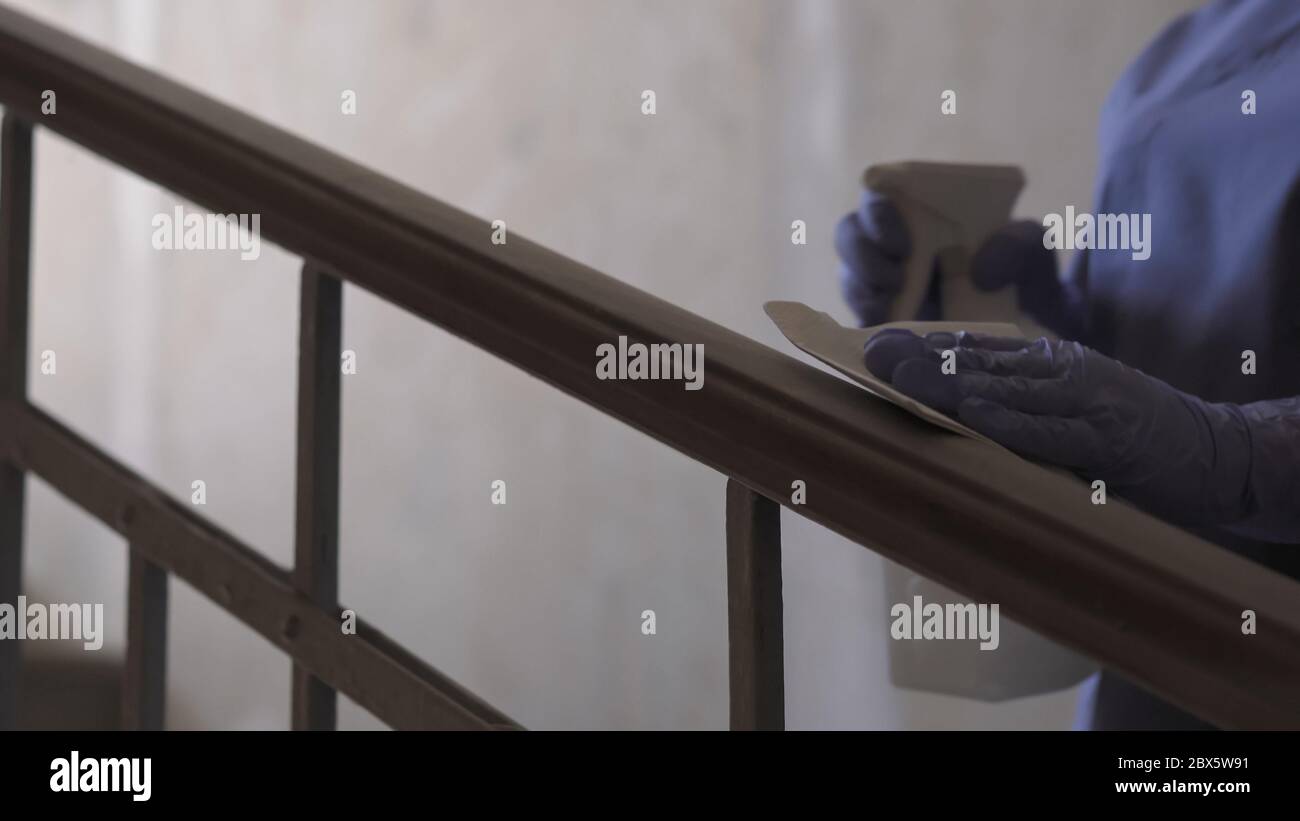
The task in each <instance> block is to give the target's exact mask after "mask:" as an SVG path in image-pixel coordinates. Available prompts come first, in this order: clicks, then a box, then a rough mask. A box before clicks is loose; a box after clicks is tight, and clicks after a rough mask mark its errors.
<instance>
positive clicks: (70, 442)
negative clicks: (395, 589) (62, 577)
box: [0, 401, 517, 729]
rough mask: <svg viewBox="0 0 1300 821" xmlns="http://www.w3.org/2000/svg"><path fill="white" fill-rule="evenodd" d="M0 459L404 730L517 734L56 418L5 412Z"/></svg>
mask: <svg viewBox="0 0 1300 821" xmlns="http://www.w3.org/2000/svg"><path fill="white" fill-rule="evenodd" d="M0 453H2V454H3V455H4V458H5V459H6V460H7V461H8V462H10V463H11V464H14V465H15V466H17V467H19V468H21V469H23V470H27V471H31V472H32V473H34V474H35V475H37V476H39V477H41V478H42V479H44V480H45V481H46V482H48V483H49V484H50V485H51V486H52V487H53V488H54V489H55V490H57V491H58V492H59V493H61V494H63V495H64V496H66V497H67V498H68V499H69V500H70V501H72V502H73V503H74V504H76V505H77V506H79V507H81V508H82V509H83V510H85V511H86V512H87V513H89V514H90V515H92V516H94V517H96V518H97V519H99V520H100V521H101V522H103V523H104V524H106V525H108V526H109V527H111V528H113V529H114V530H116V531H117V532H118V533H120V534H121V535H122V536H123V537H124V538H126V539H127V540H128V541H129V542H130V544H131V548H132V550H134V551H136V552H137V553H138V554H139V555H140V556H142V557H144V558H146V559H148V560H149V561H150V562H152V563H154V564H155V565H157V566H158V567H159V568H161V569H163V570H165V571H166V572H168V573H171V574H172V575H173V576H175V577H177V578H179V579H181V580H183V581H185V582H186V583H188V584H189V585H190V586H192V587H193V588H194V589H196V590H198V591H199V592H200V593H202V594H203V595H205V596H207V597H208V598H209V599H211V600H212V601H213V602H215V603H216V604H218V605H220V606H221V607H222V608H223V609H225V610H226V611H228V612H229V613H230V614H231V615H233V616H235V617H236V618H238V619H239V620H240V621H242V622H244V624H246V625H248V626H249V627H251V628H252V629H253V630H255V631H257V632H258V633H260V634H261V635H262V636H263V638H265V639H266V640H267V641H270V642H271V643H272V644H274V645H275V646H276V647H278V648H280V649H281V650H283V651H284V652H285V653H288V654H289V655H290V656H292V657H293V659H294V660H295V661H296V662H297V663H299V664H301V665H302V666H303V667H305V668H306V669H308V670H309V671H311V673H312V674H313V675H315V676H316V677H318V678H320V679H321V680H322V681H324V682H326V683H327V684H328V685H329V686H331V687H333V688H334V689H336V690H338V691H339V692H342V693H346V694H347V695H348V696H349V697H351V698H352V700H353V701H355V702H356V703H357V704H360V705H361V706H362V707H364V708H366V709H367V710H369V711H370V712H372V713H374V714H375V715H376V716H377V717H379V718H380V719H381V720H383V721H385V722H387V723H388V724H390V725H391V726H393V727H397V728H401V729H497V728H500V729H516V728H517V725H515V723H514V722H513V721H511V720H510V719H509V718H507V717H506V716H505V715H504V714H502V713H500V712H498V711H497V710H495V709H493V708H492V707H490V706H488V705H487V704H485V703H484V702H483V701H481V700H480V699H479V698H478V697H477V696H475V695H473V694H472V693H470V692H468V691H467V690H465V689H464V688H462V687H460V685H458V684H456V683H455V682H453V681H451V680H450V679H449V678H447V677H446V676H444V675H443V674H441V673H439V672H438V671H436V670H434V669H433V668H432V667H430V666H428V665H427V664H425V663H424V662H422V661H419V660H418V659H416V658H415V657H414V656H412V655H411V654H410V653H408V652H406V651H405V650H402V649H401V648H399V647H397V646H396V645H394V644H393V643H392V642H391V641H390V640H389V639H388V638H386V637H385V636H383V635H382V634H381V633H380V632H379V631H378V630H376V629H374V628H373V627H371V626H370V625H368V624H366V623H364V622H362V621H361V620H358V621H357V632H356V634H355V635H348V634H345V633H344V632H343V631H342V629H341V625H342V620H341V618H340V614H339V613H338V612H327V611H325V610H322V609H321V608H320V607H318V606H316V605H315V604H314V603H313V602H312V601H311V600H310V599H309V598H308V597H306V596H304V595H302V594H301V593H299V592H298V591H296V590H295V589H294V587H293V583H292V581H291V579H290V576H289V573H288V571H286V570H284V569H282V568H280V567H277V566H276V565H274V564H272V563H271V562H270V561H268V560H267V559H265V558H263V557H262V556H261V555H259V554H258V553H257V552H256V551H254V550H253V549H252V548H250V547H247V546H246V545H243V544H241V543H240V542H239V541H237V540H236V539H235V538H234V537H233V536H231V535H229V534H228V533H225V532H223V531H222V530H220V529H218V528H216V527H214V526H213V525H211V524H209V523H208V522H207V521H205V520H204V519H203V518H202V517H200V516H197V515H195V514H194V513H193V512H191V511H190V510H187V509H186V508H185V507H183V506H182V505H181V504H180V503H179V502H177V501H175V500H173V499H171V498H169V497H168V496H167V495H166V494H164V493H163V492H162V491H161V490H159V489H158V488H157V487H155V486H154V485H152V484H150V483H149V482H148V481H147V480H145V479H143V478H141V477H140V476H138V475H136V474H135V473H133V472H132V471H131V470H130V469H128V468H126V467H124V466H123V465H121V464H119V463H117V462H116V461H114V460H113V459H112V458H110V457H109V456H107V455H106V454H104V453H103V452H102V451H99V450H98V449H96V448H95V447H94V446H93V445H91V444H90V443H88V442H86V441H85V440H83V439H82V438H81V437H79V436H77V434H75V433H73V432H72V431H70V430H68V429H67V428H65V427H64V426H63V425H61V424H59V423H58V422H57V421H55V420H54V419H52V418H51V417H50V416H49V415H47V414H46V413H44V412H42V411H41V410H40V409H38V408H35V407H33V406H31V405H26V404H19V403H15V402H12V401H10V402H5V403H3V404H0Z"/></svg>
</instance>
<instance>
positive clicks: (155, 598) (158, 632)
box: [122, 549, 167, 730]
mask: <svg viewBox="0 0 1300 821" xmlns="http://www.w3.org/2000/svg"><path fill="white" fill-rule="evenodd" d="M128 550H129V549H128ZM129 553H130V556H129V558H128V562H129V566H128V570H127V575H128V581H127V593H126V607H127V610H126V675H125V676H124V679H123V682H122V727H123V729H126V730H161V729H163V723H164V717H165V715H166V701H167V699H166V695H167V571H165V570H163V569H162V568H161V567H159V566H158V565H156V564H154V563H153V562H151V561H149V560H148V559H146V558H145V557H144V556H141V555H140V554H139V553H137V552H136V551H134V550H129Z"/></svg>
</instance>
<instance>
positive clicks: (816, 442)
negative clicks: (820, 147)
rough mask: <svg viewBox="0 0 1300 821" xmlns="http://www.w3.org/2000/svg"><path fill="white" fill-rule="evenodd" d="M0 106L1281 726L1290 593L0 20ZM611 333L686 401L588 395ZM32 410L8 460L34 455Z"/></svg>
mask: <svg viewBox="0 0 1300 821" xmlns="http://www.w3.org/2000/svg"><path fill="white" fill-rule="evenodd" d="M45 89H54V90H56V91H57V94H58V113H57V115H54V116H48V117H46V116H42V115H41V112H40V103H41V93H42V91H43V90H45ZM0 103H3V105H4V106H5V107H6V108H7V109H9V110H12V111H14V112H17V113H18V114H19V115H20V116H21V117H23V118H24V119H26V120H28V121H30V122H32V123H34V124H36V125H39V126H40V127H43V128H48V129H50V130H52V131H55V132H57V133H59V134H62V135H63V136H65V137H67V138H69V139H71V140H73V141H75V142H77V143H79V144H81V145H82V146H84V147H85V148H87V149H89V150H90V151H92V152H95V153H97V154H100V155H102V156H104V157H107V158H108V159H110V160H112V161H113V162H115V163H117V164H119V165H121V166H122V167H124V168H127V169H129V170H131V171H134V172H136V173H138V174H140V175H141V176H143V177H145V178H147V179H150V180H152V181H154V182H155V183H157V184H159V185H161V186H164V187H166V188H168V189H171V190H173V191H175V192H177V193H179V194H181V195H183V196H184V197H186V198H188V199H190V200H192V201H193V202H195V203H198V204H199V205H201V206H203V207H205V208H208V209H212V210H213V211H217V212H220V213H258V214H260V215H261V225H262V231H263V234H264V235H265V237H266V238H268V239H270V240H271V241H273V242H275V243H277V244H279V245H281V246H283V247H285V248H287V249H288V250H290V251H292V252H294V253H297V254H299V255H301V256H303V257H304V258H307V259H310V260H313V261H315V262H317V263H319V264H320V265H321V266H323V267H324V268H326V269H328V270H330V271H331V272H332V273H333V274H334V275H337V276H339V277H342V278H343V279H346V280H348V281H350V282H352V283H354V284H355V285H358V286H360V287H362V288H365V289H367V290H369V291H371V292H373V293H375V294H377V295H379V296H380V297H382V298H384V299H386V300H387V301H389V302H392V303H393V304H395V305H398V306H401V307H402V308H405V309H406V310H408V311H410V312H412V313H414V314H416V315H417V316H420V317H422V318H424V319H426V320H428V321H430V322H433V323H434V324H436V325H439V326H440V327H442V328H445V329H447V330H448V331H450V332H452V333H454V334H456V335H457V336H460V337H462V338H463V339H465V340H467V341H469V342H471V343H473V344H474V345H476V346H478V347H480V348H482V349H484V350H486V351H488V352H490V353H492V354H493V355H495V356H497V357H500V358H502V359H505V360H507V361H509V362H511V363H513V364H514V365H516V366H518V367H519V368H521V369H523V370H524V371H526V372H528V373H531V374H533V375H535V376H537V377H538V378H540V379H542V380H544V381H546V382H547V383H549V384H551V385H552V386H554V387H556V388H558V389H560V390H563V391H565V392H566V393H569V394H570V395H572V396H574V397H576V398H578V399H580V400H581V401H583V402H585V403H586V404H588V405H591V406H592V407H594V408H597V409H599V410H601V411H602V412H604V413H607V414H610V415H611V416H614V417H616V418H618V419H621V420H622V421H624V422H626V423H627V424H629V425H631V426H633V427H634V428H636V429H638V430H640V431H643V432H644V433H646V434H648V435H650V436H653V437H654V438H655V439H657V440H659V441H661V442H663V443H665V444H667V445H669V446H671V447H673V448H675V449H677V450H678V451H680V452H682V453H684V454H686V455H687V456H689V457H691V458H692V459H695V460H697V461H699V462H701V463H704V464H706V465H709V466H711V467H713V468H714V469H716V470H718V471H720V472H721V473H723V474H725V475H726V476H728V477H730V478H731V479H733V480H735V481H737V482H739V483H740V484H743V485H744V486H746V487H748V488H750V489H752V490H753V491H756V492H757V493H759V494H761V495H763V496H766V497H768V498H769V499H771V500H775V501H777V502H780V503H781V504H783V505H786V506H787V507H789V508H790V509H791V510H793V511H794V512H796V513H798V514H800V515H802V516H806V517H807V518H809V519H811V520H813V521H815V522H818V523H820V524H822V525H824V526H826V527H828V528H830V529H832V530H834V531H836V532H838V533H840V534H842V535H844V536H846V537H848V538H850V539H852V540H854V541H857V542H859V543H861V544H863V545H868V546H870V547H871V548H872V549H874V550H877V551H879V552H880V553H882V554H884V555H885V556H888V557H889V558H891V559H894V560H896V561H898V562H900V563H902V564H904V565H907V566H908V567H911V568H913V569H914V570H917V571H919V572H921V573H923V574H925V575H926V576H929V577H931V578H933V579H936V580H938V581H940V582H942V583H944V584H946V585H948V586H950V587H952V588H955V589H956V590H959V591H961V592H963V593H965V594H967V595H970V596H971V597H973V598H975V599H976V600H978V601H985V602H998V603H1000V604H1001V606H1002V610H1003V612H1005V613H1006V614H1007V615H1010V616H1012V617H1014V618H1015V619H1017V620H1018V621H1021V622H1023V623H1025V624H1027V625H1029V626H1031V627H1034V628H1035V629H1037V630H1039V631H1040V632H1042V633H1044V634H1046V635H1048V636H1050V637H1052V638H1055V639H1057V640H1060V641H1062V642H1064V643H1066V644H1068V645H1071V646H1073V647H1075V648H1077V649H1079V650H1081V651H1083V652H1086V653H1088V654H1089V655H1091V656H1093V657H1095V658H1097V659H1098V660H1100V661H1101V662H1103V663H1104V664H1105V665H1106V666H1108V667H1110V668H1112V669H1116V670H1118V671H1120V672H1123V673H1125V674H1128V675H1130V676H1132V677H1134V678H1136V679H1138V680H1140V681H1142V682H1144V683H1145V684H1146V685H1147V686H1148V687H1150V688H1151V689H1153V690H1154V691H1155V692H1157V693H1159V694H1161V695H1163V696H1164V697H1166V698H1168V699H1170V700H1172V701H1174V702H1176V703H1178V704H1180V705H1182V706H1184V707H1186V708H1187V709H1189V710H1191V711H1193V712H1195V713H1197V714H1198V715H1201V716H1203V717H1205V718H1207V719H1209V720H1211V721H1214V722H1216V723H1218V724H1220V725H1223V726H1233V727H1273V728H1276V727H1293V728H1294V727H1300V608H1298V607H1297V603H1300V584H1297V583H1296V582H1294V581H1292V580H1290V579H1287V578H1285V577H1283V576H1281V575H1279V574H1277V573H1274V572H1272V571H1269V570H1267V569H1264V568H1262V567H1259V566H1257V565H1255V564H1253V563H1251V562H1249V561H1247V560H1245V559H1243V558H1241V557H1238V556H1235V555H1233V554H1230V553H1229V552H1227V551H1225V550H1223V549H1221V548H1219V547H1217V546H1214V545H1211V544H1209V543H1207V542H1205V541H1202V540H1199V539H1197V538H1194V537H1193V536H1191V535H1189V534H1187V533H1186V532H1184V531H1182V530H1179V529H1177V528H1174V527H1172V526H1170V525H1168V524H1165V523H1163V522H1160V521H1158V520H1156V519H1154V518H1152V517H1149V516H1147V515H1145V514H1143V513H1141V512H1140V511H1138V510H1136V509H1134V508H1132V507H1130V506H1128V505H1126V504H1123V503H1121V502H1116V501H1114V500H1112V502H1111V503H1109V504H1106V505H1093V504H1092V503H1091V498H1090V496H1091V493H1090V490H1089V488H1087V486H1085V485H1084V484H1082V483H1081V482H1079V481H1077V480H1076V479H1073V478H1071V477H1068V476H1065V475H1062V474H1060V473H1058V472H1055V471H1050V470H1046V469H1044V468H1042V467H1039V466H1036V465H1033V464H1030V463H1028V462H1025V461H1023V460H1020V459H1018V458H1016V457H1014V456H1012V455H1010V454H1008V453H1004V452H1002V451H999V450H996V449H993V448H990V447H988V446H986V445H984V444H982V443H979V442H976V441H972V440H966V439H962V438H958V437H955V436H950V435H947V434H945V433H942V432H938V431H936V430H934V429H932V428H930V427H928V426H926V425H924V424H923V423H920V422H918V421H916V420H915V419H913V418H911V417H910V416H908V415H907V414H905V413H903V412H901V411H899V410H897V409H895V408H893V407H891V406H889V405H886V404H884V403H882V402H878V401H873V400H872V399H870V398H868V397H867V396H866V395H865V394H864V393H863V392H862V391H861V390H860V389H859V388H857V387H856V386H854V385H851V384H849V383H848V382H846V381H844V380H841V379H838V378H836V377H834V376H831V375H829V374H826V373H824V372H822V371H819V370H817V369H815V368H812V367H809V366H808V365H806V364H804V363H802V362H799V361H796V360H795V359H792V358H791V357H788V356H786V355H784V354H781V353H778V352H776V351H774V350H772V349H770V348H767V347H765V346H763V345H760V344H759V343H757V342H755V341H753V340H751V339H749V338H747V337H744V336H742V335H740V334H737V333H734V332H732V331H730V330H728V329H726V328H723V327H721V326H719V325H717V324H715V323H713V322H710V321H708V320H706V319H703V318H701V317H699V316H697V315H695V314H692V313H690V312H688V311H686V310H684V309H682V308H679V307H677V306H675V305H672V304H669V303H667V302H664V301H663V300H660V299H657V298H655V297H654V296H651V295H650V294H647V293H645V292H643V291H640V290H637V289H635V288H633V287H631V286H628V285H626V284H624V283H622V282H619V281H618V280H615V279H612V278H610V277H607V276H605V275H603V274H601V273H599V272H597V271H594V270H592V269H591V268H588V267H586V266H584V265H582V264H580V263H577V262H575V261H573V260H570V259H567V258H565V257H563V256H561V255H559V254H556V253H553V252H551V251H548V250H546V249H544V248H542V247H539V246H537V245H535V244H533V243H531V242H529V241H527V240H526V239H523V238H521V237H519V236H517V235H514V234H511V235H510V236H509V239H508V242H507V243H506V244H505V245H493V244H492V243H491V241H490V237H491V227H490V225H489V223H488V221H487V220H483V219H479V218H477V217H474V216H471V215H468V214H466V213H464V212H461V211H459V210H457V209H455V208H452V207H450V206H448V205H446V204H444V203H441V202H438V201H437V200H434V199H432V198H430V197H428V196H426V195H424V194H421V193H419V192H417V191H414V190H412V189H410V188H408V187H406V186H403V185H401V184H400V183H398V182H395V181H393V180H391V179H388V178H386V177H384V176H382V175H380V174H377V173H375V172H373V171H370V170H368V169H366V168H364V167H361V166H359V165H357V164H355V163H352V162H349V161H348V160H345V159H343V158H341V157H339V156H337V155H335V154H332V153H330V152H328V151H325V150H324V149H322V148H320V147H318V146H315V145H313V144H311V143H309V142H306V141H304V140H302V139H299V138H297V137H294V136H292V135H290V134H288V133H286V132H284V131H282V130H280V129H277V128H274V127H272V126H270V125H268V124H266V123H263V122H261V121H259V120H256V119H254V118H252V117H249V116H248V115H246V114H243V113H241V112H239V111H237V110H235V109H232V108H230V107H228V106H225V105H223V104H221V103H218V102H216V101H214V100H212V99H210V98H208V97H205V96H203V95H201V94H198V93H196V92H194V91H191V90H189V89H187V88H184V87H182V86H180V85H178V84H176V83H174V82H172V81H170V80H167V79H166V78H163V77H161V76H159V75H157V74H155V73H153V72H150V71H148V70H145V69H143V68H140V67H138V66H135V65H133V64H131V63H128V62H127V61H125V60H122V59H120V58H118V57H116V56H113V55H111V54H109V53H108V52H105V51H103V50H100V49H97V48H95V47H93V46H90V45H88V44H86V43H84V42H82V41H80V40H78V39H76V38H73V37H71V36H69V35H67V34H64V33H62V32H59V31H57V30H55V29H53V28H50V27H48V26H45V25H43V24H40V23H37V22H35V21H33V20H31V19H29V18H27V17H25V16H23V15H20V14H17V13H15V12H13V11H11V10H8V9H4V8H0ZM779 296H781V295H779V294H773V297H779ZM754 310H755V312H756V314H757V312H758V311H759V310H760V307H759V306H758V305H755V306H754ZM620 335H626V336H628V337H629V338H630V339H632V340H636V341H642V342H680V343H698V344H703V345H704V351H705V375H706V378H705V385H704V389H703V390H699V391H684V390H682V388H681V385H680V384H676V383H668V382H659V381H654V380H641V381H602V380H598V379H597V378H596V377H595V370H594V366H595V362H596V355H595V352H596V349H597V347H598V346H599V345H601V344H602V343H606V342H611V341H614V340H616V339H617V338H618V336H620ZM31 412H32V411H31V409H28V410H22V409H20V410H17V411H15V414H16V415H17V416H18V417H19V418H21V419H26V420H27V421H28V424H26V425H19V426H17V427H15V428H13V429H11V430H6V431H5V432H3V433H0V437H3V439H4V440H6V446H5V448H4V451H5V452H6V453H10V454H12V453H16V452H17V449H18V448H19V447H23V446H25V447H29V448H35V449H39V448H42V447H44V446H45V444H43V443H50V442H52V441H54V440H53V439H52V435H53V434H52V433H50V431H49V430H48V423H47V422H45V421H44V420H38V419H36V418H35V417H31V416H30V413H31ZM37 421H40V425H38V426H36V427H33V425H35V423H36V422H37ZM23 431H28V432H31V431H36V432H37V433H40V434H42V435H41V436H37V437H36V439H35V440H34V441H33V442H28V443H23V442H21V441H14V438H15V437H17V436H20V435H21V433H22V432H23ZM50 446H52V445H50ZM41 458H42V457H41V454H40V453H38V452H35V451H33V452H30V453H28V454H27V457H26V459H25V462H27V463H30V464H35V465H38V466H39V464H40V462H41ZM14 459H15V460H16V459H17V457H14ZM37 472H38V473H39V472H40V470H39V467H38V469H37ZM795 480H802V481H803V482H805V483H806V486H807V501H806V504H800V505H791V504H790V493H791V483H792V482H794V481H795ZM56 486H57V483H56ZM155 558H160V557H155ZM194 560H195V561H199V560H201V559H200V558H198V557H196V558H195V559H194ZM286 584H287V582H286ZM1245 609H1251V610H1254V611H1255V613H1256V614H1257V618H1258V625H1259V628H1258V633H1257V634H1256V635H1252V636H1243V635H1242V634H1241V630H1240V624H1241V612H1242V611H1243V610H1245Z"/></svg>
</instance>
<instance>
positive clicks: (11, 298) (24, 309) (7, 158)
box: [0, 112, 32, 730]
mask: <svg viewBox="0 0 1300 821" xmlns="http://www.w3.org/2000/svg"><path fill="white" fill-rule="evenodd" d="M31 229H32V127H31V125H29V124H28V123H25V122H23V121H22V120H19V119H18V118H17V117H15V116H14V115H13V114H12V113H9V112H5V115H4V122H3V124H2V125H0V402H5V403H11V404H17V403H21V402H25V401H26V399H27V321H28V300H29V297H28V294H29V290H30V288H29V286H30V283H29V276H30V263H31ZM3 456H4V457H5V458H4V459H3V460H0V602H6V603H8V604H10V605H17V602H18V594H19V593H20V592H21V587H22V574H23V497H24V487H23V465H22V455H21V452H18V453H12V452H11V453H8V454H4V455H3ZM20 644H21V642H19V641H0V730H8V729H13V728H14V727H15V726H16V725H17V721H18V675H19V669H20V661H21V658H20V653H19V645H20Z"/></svg>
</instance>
